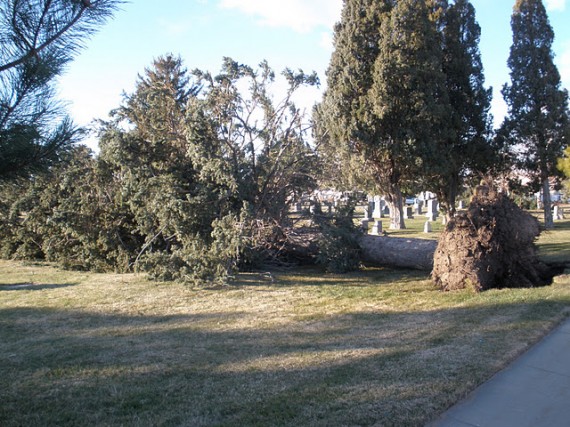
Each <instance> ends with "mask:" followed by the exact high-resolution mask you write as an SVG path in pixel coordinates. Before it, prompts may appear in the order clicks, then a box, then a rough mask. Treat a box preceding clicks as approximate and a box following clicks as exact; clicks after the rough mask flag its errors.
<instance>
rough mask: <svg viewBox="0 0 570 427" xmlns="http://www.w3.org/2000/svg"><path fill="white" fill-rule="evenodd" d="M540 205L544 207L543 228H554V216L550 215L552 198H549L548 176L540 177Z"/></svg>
mask: <svg viewBox="0 0 570 427" xmlns="http://www.w3.org/2000/svg"><path fill="white" fill-rule="evenodd" d="M542 205H543V209H544V228H546V229H547V230H552V229H553V228H554V218H553V217H552V200H551V199H550V182H549V180H548V177H546V178H544V177H543V178H542Z"/></svg>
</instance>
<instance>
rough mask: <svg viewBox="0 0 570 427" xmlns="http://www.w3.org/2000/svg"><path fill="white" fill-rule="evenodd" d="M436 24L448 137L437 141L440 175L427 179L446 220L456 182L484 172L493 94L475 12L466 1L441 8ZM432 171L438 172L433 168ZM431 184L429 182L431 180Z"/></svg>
mask: <svg viewBox="0 0 570 427" xmlns="http://www.w3.org/2000/svg"><path fill="white" fill-rule="evenodd" d="M440 10H443V13H441V14H440V17H439V20H440V22H441V24H440V27H441V29H442V42H443V72H444V73H445V76H446V83H445V84H446V88H447V92H448V94H449V104H450V107H451V118H450V121H449V123H448V126H449V127H450V130H451V131H452V133H450V134H448V135H447V136H448V137H449V138H448V139H444V140H442V141H440V148H439V149H438V154H439V155H440V156H441V158H442V160H444V161H443V162H440V165H441V166H443V167H440V168H439V169H440V170H439V173H436V174H433V173H432V174H431V175H428V180H427V181H428V185H430V187H431V188H433V190H434V192H435V193H437V195H438V198H439V200H440V201H441V204H442V207H443V209H444V210H445V211H446V213H447V215H448V216H449V217H452V216H454V214H455V202H456V198H457V195H458V192H459V189H460V186H461V184H462V183H463V181H464V180H465V179H466V177H467V176H468V175H469V174H474V173H477V172H479V173H480V174H483V173H484V171H486V170H487V169H488V167H489V165H490V162H492V160H493V158H494V155H493V150H492V147H491V145H490V135H491V132H492V130H491V129H492V127H491V126H492V125H491V117H490V115H489V110H490V106H491V97H492V90H491V89H486V88H485V87H484V83H485V77H484V74H483V64H482V62H481V53H480V51H479V40H480V35H481V29H480V27H479V25H478V24H477V21H476V18H475V9H474V8H473V6H472V4H471V3H470V2H469V1H467V0H457V1H456V2H455V3H454V4H452V5H450V6H445V5H444V6H443V8H442V9H440ZM435 170H436V171H437V169H435ZM430 181H431V182H430Z"/></svg>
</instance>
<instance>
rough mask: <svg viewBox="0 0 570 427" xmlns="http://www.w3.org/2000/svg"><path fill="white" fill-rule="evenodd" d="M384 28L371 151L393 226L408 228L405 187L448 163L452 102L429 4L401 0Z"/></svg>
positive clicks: (373, 96) (374, 93) (374, 96)
mask: <svg viewBox="0 0 570 427" xmlns="http://www.w3.org/2000/svg"><path fill="white" fill-rule="evenodd" d="M381 31H382V33H381V37H380V44H379V54H378V57H377V59H376V62H375V67H374V74H373V78H374V83H373V86H372V90H371V91H370V93H369V96H370V98H369V99H370V103H371V106H372V107H373V111H374V115H375V117H376V120H377V123H378V125H379V126H378V138H377V139H375V140H374V141H371V142H370V143H369V144H368V146H367V147H366V150H367V152H368V154H367V156H369V157H372V158H374V159H375V164H376V167H377V173H378V174H381V175H383V177H384V181H385V182H386V184H387V187H386V192H387V200H388V203H389V204H390V205H391V211H393V212H394V213H395V215H392V218H391V220H392V223H391V227H392V228H405V225H404V221H403V216H402V215H401V213H402V195H401V192H400V188H401V185H402V184H405V183H411V182H417V181H420V180H421V178H422V176H424V175H426V174H427V173H433V167H434V165H440V164H442V163H444V162H442V161H441V158H440V154H439V153H438V143H439V141H441V140H445V139H447V138H448V136H447V133H448V126H447V123H448V122H449V114H450V110H449V100H448V97H447V89H446V87H445V83H446V81H445V74H444V73H443V70H442V51H441V39H440V35H439V33H438V31H437V27H436V25H435V22H434V21H433V20H431V19H430V9H429V8H428V7H427V4H426V3H425V2H424V1H414V0H400V1H399V2H398V3H397V4H396V6H395V7H394V9H393V10H392V13H391V15H390V19H389V21H387V23H386V25H384V26H382V30H381ZM438 167H439V166H438ZM436 173H437V171H436Z"/></svg>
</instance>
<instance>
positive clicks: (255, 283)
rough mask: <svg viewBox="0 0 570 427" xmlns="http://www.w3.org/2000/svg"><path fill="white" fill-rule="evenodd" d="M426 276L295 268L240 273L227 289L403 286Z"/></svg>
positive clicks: (388, 271) (376, 269)
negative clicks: (333, 271)
mask: <svg viewBox="0 0 570 427" xmlns="http://www.w3.org/2000/svg"><path fill="white" fill-rule="evenodd" d="M429 279H430V274H429V272H426V271H421V270H409V269H396V268H382V267H367V268H365V269H363V270H361V271H355V272H351V273H345V274H332V273H326V272H324V271H323V269H321V268H318V267H298V268H296V269H295V271H294V272H286V273H282V272H280V271H274V272H272V271H268V272H263V273H249V274H240V275H238V277H237V278H236V280H234V281H232V282H231V284H230V285H231V287H236V288H255V287H270V288H271V287H276V288H290V287H298V286H339V287H341V286H353V287H365V286H373V285H383V286H387V285H392V284H394V283H398V284H400V285H401V284H406V283H411V282H417V281H418V280H420V281H421V280H429Z"/></svg>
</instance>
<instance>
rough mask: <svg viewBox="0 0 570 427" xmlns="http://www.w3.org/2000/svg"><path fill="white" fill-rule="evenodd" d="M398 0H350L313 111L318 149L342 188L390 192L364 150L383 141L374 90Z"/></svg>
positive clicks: (335, 182)
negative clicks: (385, 32) (384, 31)
mask: <svg viewBox="0 0 570 427" xmlns="http://www.w3.org/2000/svg"><path fill="white" fill-rule="evenodd" d="M393 4H394V1H392V0H385V1H378V0H346V1H345V2H344V7H343V9H342V15H341V20H340V22H339V23H338V24H337V25H336V26H335V35H334V51H333V54H332V56H331V60H330V64H329V67H328V69H327V90H326V91H325V94H324V96H323V101H322V102H321V104H319V105H318V106H317V107H316V109H315V111H314V114H313V119H314V122H315V124H314V127H315V136H316V138H317V140H318V141H319V153H320V157H321V158H322V159H323V162H324V164H325V167H324V170H326V171H328V173H327V174H328V175H330V176H332V178H333V179H332V180H331V178H325V179H326V180H327V181H328V182H330V183H331V184H332V185H333V186H335V187H336V188H338V189H346V190H353V189H354V188H355V187H357V188H361V189H364V190H366V191H369V192H372V193H381V194H383V193H385V191H386V185H385V184H386V183H385V181H384V180H383V177H382V176H381V175H378V174H376V173H375V166H374V165H375V162H374V159H372V158H370V157H367V156H366V155H365V153H366V150H365V148H366V147H367V146H369V145H370V144H372V143H373V141H375V140H377V139H378V137H379V136H378V123H377V121H376V118H375V116H374V114H373V112H372V109H371V106H370V99H369V95H368V94H369V91H370V89H371V88H372V85H373V81H374V80H373V70H374V63H375V62H376V59H377V57H378V53H379V42H380V29H381V28H382V26H383V25H384V22H385V21H386V19H387V16H388V15H389V12H390V10H391V9H392V7H393Z"/></svg>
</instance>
